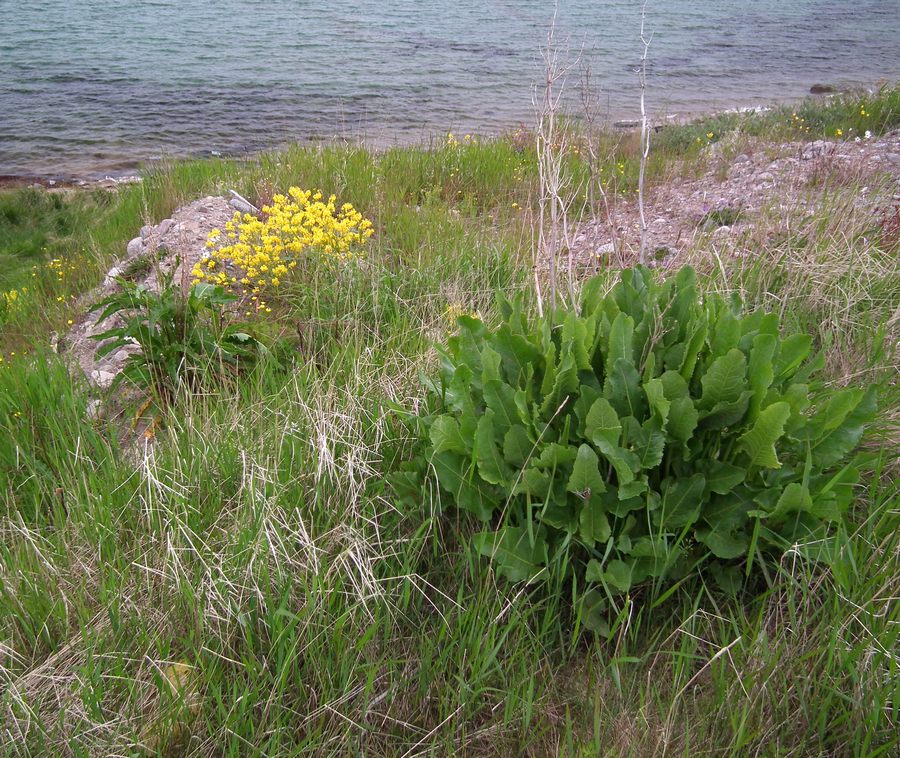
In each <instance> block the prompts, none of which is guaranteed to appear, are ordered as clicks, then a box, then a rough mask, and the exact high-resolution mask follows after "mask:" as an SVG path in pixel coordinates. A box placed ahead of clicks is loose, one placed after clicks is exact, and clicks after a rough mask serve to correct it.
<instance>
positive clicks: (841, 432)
mask: <svg viewBox="0 0 900 758" xmlns="http://www.w3.org/2000/svg"><path fill="white" fill-rule="evenodd" d="M877 407H878V404H877V396H876V392H875V388H874V387H870V388H869V389H868V390H867V391H866V392H865V394H864V395H863V396H862V397H861V398H860V400H859V403H858V404H857V405H856V407H855V408H854V409H853V410H852V411H850V412H849V413H847V415H846V416H845V418H844V420H843V421H842V422H841V424H840V426H838V427H837V428H835V429H833V430H832V431H831V432H830V433H828V435H827V436H825V437H823V438H822V439H821V440H819V442H817V443H816V444H815V445H814V446H813V448H812V454H813V460H814V461H815V462H816V464H817V465H819V466H821V467H822V468H825V467H826V466H831V465H833V464H835V463H837V462H838V461H839V460H841V459H842V458H844V457H845V456H846V455H847V454H848V453H850V452H851V451H852V450H853V449H854V448H855V447H856V446H857V445H858V444H859V441H860V440H861V439H862V436H863V432H864V431H865V429H866V424H868V423H870V422H871V421H872V419H873V418H874V416H875V413H876V410H877Z"/></svg>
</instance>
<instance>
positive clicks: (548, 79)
mask: <svg viewBox="0 0 900 758" xmlns="http://www.w3.org/2000/svg"><path fill="white" fill-rule="evenodd" d="M557 12H558V4H557V5H554V10H553V17H552V20H551V22H550V28H549V30H548V32H547V42H546V45H545V46H544V47H543V48H542V49H541V56H542V58H543V61H544V81H543V83H542V87H541V88H539V89H538V88H535V90H534V91H533V93H532V104H533V105H534V109H535V113H536V122H537V125H536V129H535V148H536V150H537V162H538V182H539V190H538V218H537V229H536V233H537V237H536V240H535V243H534V256H533V257H534V261H533V263H534V288H535V294H536V296H537V307H538V313H539V315H541V316H543V314H544V296H543V291H542V289H541V278H540V272H539V269H540V263H541V261H542V260H546V261H547V263H548V266H549V286H550V297H549V308H550V311H551V312H552V311H553V309H554V308H556V306H557V300H558V299H559V297H560V296H559V292H558V290H559V283H558V257H559V253H560V250H561V249H562V246H563V245H565V247H566V248H567V254H568V264H567V277H566V280H567V289H568V300H569V304H570V305H571V306H572V307H575V303H576V294H575V277H574V252H573V245H572V241H571V239H570V230H569V223H570V222H569V212H570V210H571V208H572V205H573V203H574V202H575V198H576V197H577V196H578V193H579V191H580V188H579V187H575V186H574V185H573V180H572V178H571V177H570V176H566V175H565V172H564V171H563V159H564V157H565V155H566V153H567V151H568V148H569V142H570V139H571V137H570V133H569V132H570V130H568V129H566V128H565V127H564V125H562V124H560V123H559V122H560V119H561V117H562V113H561V111H562V108H561V103H562V98H563V95H564V94H565V89H566V82H567V78H568V76H569V74H570V73H571V72H572V71H573V70H574V69H575V68H576V66H577V65H578V62H579V59H580V54H579V55H577V56H575V57H574V58H570V56H569V54H568V48H567V45H566V43H565V42H560V41H558V40H557V38H556V16H557ZM564 300H565V298H563V301H564Z"/></svg>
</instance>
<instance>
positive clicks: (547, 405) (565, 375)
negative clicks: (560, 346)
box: [541, 349, 579, 421]
mask: <svg viewBox="0 0 900 758" xmlns="http://www.w3.org/2000/svg"><path fill="white" fill-rule="evenodd" d="M578 386H579V380H578V367H577V365H576V363H575V356H574V354H573V353H572V351H571V349H569V350H568V351H565V352H563V353H562V354H561V358H560V362H559V368H558V370H557V372H556V376H555V379H554V381H553V387H552V389H551V390H550V392H549V393H547V395H546V396H545V397H544V402H543V403H542V404H541V413H542V414H543V416H544V418H545V419H547V420H548V421H549V420H550V419H551V418H553V416H554V415H555V414H556V413H557V412H560V409H561V408H562V407H563V404H564V403H565V402H566V401H567V400H568V398H569V396H571V395H574V394H576V393H577V392H578Z"/></svg>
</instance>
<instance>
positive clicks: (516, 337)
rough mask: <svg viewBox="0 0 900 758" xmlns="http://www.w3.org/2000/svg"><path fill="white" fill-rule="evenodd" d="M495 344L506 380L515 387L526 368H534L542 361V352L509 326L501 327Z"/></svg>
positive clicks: (503, 325)
mask: <svg viewBox="0 0 900 758" xmlns="http://www.w3.org/2000/svg"><path fill="white" fill-rule="evenodd" d="M493 344H494V349H495V350H496V351H497V352H498V353H500V356H501V357H502V359H503V364H502V365H503V369H504V372H505V374H506V378H507V379H508V380H509V381H510V382H512V383H513V384H514V385H515V383H516V382H517V381H519V380H521V378H522V376H523V374H524V372H525V369H526V367H533V366H535V365H536V364H537V363H538V361H539V360H540V356H541V352H540V350H538V349H537V348H536V347H535V346H534V345H533V344H531V343H530V342H529V341H528V340H527V339H526V338H525V337H523V336H522V335H520V334H515V333H514V332H513V331H512V329H511V328H510V325H509V324H501V325H500V327H499V328H498V329H497V333H496V335H495V337H494V343H493Z"/></svg>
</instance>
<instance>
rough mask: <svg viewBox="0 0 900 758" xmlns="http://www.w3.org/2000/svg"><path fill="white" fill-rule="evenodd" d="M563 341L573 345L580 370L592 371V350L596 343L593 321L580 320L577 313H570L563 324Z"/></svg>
mask: <svg viewBox="0 0 900 758" xmlns="http://www.w3.org/2000/svg"><path fill="white" fill-rule="evenodd" d="M562 341H563V343H564V344H567V345H571V347H572V354H573V355H574V356H575V365H576V366H577V368H578V370H579V371H590V370H591V348H592V346H593V341H594V322H593V319H585V318H579V317H578V314H577V313H575V311H569V312H568V313H567V314H566V320H565V321H564V322H563V328H562Z"/></svg>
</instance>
